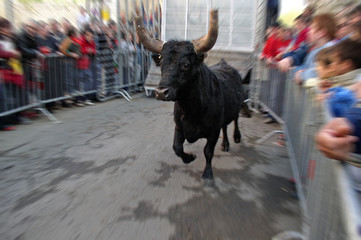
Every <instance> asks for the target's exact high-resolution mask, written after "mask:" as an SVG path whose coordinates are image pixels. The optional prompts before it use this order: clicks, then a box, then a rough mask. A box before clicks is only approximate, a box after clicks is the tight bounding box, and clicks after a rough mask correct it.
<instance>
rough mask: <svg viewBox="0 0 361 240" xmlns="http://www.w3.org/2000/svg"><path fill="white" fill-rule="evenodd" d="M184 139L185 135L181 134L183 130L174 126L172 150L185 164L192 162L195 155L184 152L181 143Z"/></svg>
mask: <svg viewBox="0 0 361 240" xmlns="http://www.w3.org/2000/svg"><path fill="white" fill-rule="evenodd" d="M184 141H185V137H184V134H183V131H182V130H180V129H179V128H178V127H175V129H174V139H173V150H174V152H175V154H176V155H177V156H178V157H180V158H182V160H183V162H184V163H185V164H188V163H190V162H192V161H193V160H194V159H196V156H195V155H193V154H188V153H185V152H184V150H183V143H184Z"/></svg>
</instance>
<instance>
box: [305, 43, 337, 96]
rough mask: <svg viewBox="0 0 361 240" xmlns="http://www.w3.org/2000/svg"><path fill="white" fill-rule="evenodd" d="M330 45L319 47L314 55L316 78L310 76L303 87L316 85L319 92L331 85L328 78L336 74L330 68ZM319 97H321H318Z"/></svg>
mask: <svg viewBox="0 0 361 240" xmlns="http://www.w3.org/2000/svg"><path fill="white" fill-rule="evenodd" d="M331 51H332V47H329V48H324V49H321V50H320V51H319V52H318V54H317V55H316V71H317V73H318V78H310V79H307V80H306V82H305V87H316V86H318V88H319V90H320V91H321V92H324V91H326V90H327V89H328V88H330V87H331V86H332V84H331V81H330V79H329V78H331V77H334V76H336V73H335V72H334V70H333V68H332V64H331V63H332V61H331V56H330V53H331ZM319 99H321V98H319Z"/></svg>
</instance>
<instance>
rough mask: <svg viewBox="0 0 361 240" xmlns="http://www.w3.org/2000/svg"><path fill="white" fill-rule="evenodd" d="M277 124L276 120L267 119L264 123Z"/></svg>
mask: <svg viewBox="0 0 361 240" xmlns="http://www.w3.org/2000/svg"><path fill="white" fill-rule="evenodd" d="M275 122H276V120H275V119H274V118H270V117H269V118H267V119H266V120H264V123H266V124H271V123H275Z"/></svg>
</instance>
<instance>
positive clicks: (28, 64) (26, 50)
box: [18, 20, 44, 124]
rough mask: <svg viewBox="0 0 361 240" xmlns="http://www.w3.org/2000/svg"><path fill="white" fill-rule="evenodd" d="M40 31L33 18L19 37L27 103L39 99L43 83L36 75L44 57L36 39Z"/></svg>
mask: <svg viewBox="0 0 361 240" xmlns="http://www.w3.org/2000/svg"><path fill="white" fill-rule="evenodd" d="M38 31H39V29H38V25H37V23H36V22H35V21H32V20H31V21H29V22H28V23H27V24H25V26H24V29H23V32H22V33H21V34H20V35H19V38H18V48H19V50H20V52H21V56H22V58H21V64H22V66H23V69H24V76H25V92H26V93H25V101H26V104H29V103H33V102H35V101H38V100H39V99H38V97H39V96H37V92H38V90H39V88H40V87H41V85H40V82H39V78H38V77H37V75H36V69H37V68H39V60H41V59H43V58H44V55H43V54H42V53H41V52H40V51H39V48H38V43H37V41H36V38H37V33H38ZM20 122H22V123H24V124H27V123H29V122H30V121H29V120H28V119H27V118H24V117H21V118H20Z"/></svg>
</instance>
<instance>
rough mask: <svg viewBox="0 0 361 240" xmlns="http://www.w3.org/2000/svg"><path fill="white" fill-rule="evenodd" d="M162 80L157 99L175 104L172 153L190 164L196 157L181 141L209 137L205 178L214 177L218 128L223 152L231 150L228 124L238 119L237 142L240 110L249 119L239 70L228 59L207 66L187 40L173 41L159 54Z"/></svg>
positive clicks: (238, 139) (206, 149)
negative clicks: (213, 169)
mask: <svg viewBox="0 0 361 240" xmlns="http://www.w3.org/2000/svg"><path fill="white" fill-rule="evenodd" d="M161 56H162V59H161V72H162V77H161V81H160V83H159V87H158V88H157V89H156V96H157V99H159V100H165V101H174V102H175V104H174V121H175V124H176V126H175V130H174V142H173V149H174V151H175V153H176V154H177V156H179V157H181V158H182V160H183V162H184V163H186V164H188V163H190V162H192V161H193V160H194V159H195V155H193V154H189V153H185V152H184V149H183V143H184V141H185V140H187V141H188V142H190V143H193V142H195V141H197V140H198V139H200V138H206V139H207V143H206V146H205V147H204V155H205V158H206V167H205V169H204V173H203V176H202V177H203V178H207V179H213V172H212V158H213V154H214V148H215V145H216V143H217V140H218V137H219V133H220V130H221V129H222V131H223V142H222V145H221V149H222V151H228V149H229V141H228V136H227V125H228V124H229V123H231V122H232V121H234V134H233V139H234V141H235V142H236V143H239V142H240V140H241V133H240V131H239V128H238V116H239V112H240V110H245V112H246V113H247V115H248V117H249V116H250V115H249V112H248V109H247V105H246V104H245V103H244V100H246V95H245V94H244V92H243V88H242V79H241V76H240V75H239V74H238V72H237V70H236V69H234V68H232V67H231V66H230V65H228V64H227V63H226V62H225V61H224V60H222V61H221V62H219V63H218V64H216V65H214V66H211V67H207V66H206V65H205V64H204V63H203V59H204V54H203V53H200V52H197V51H196V50H195V49H194V46H193V44H192V43H191V42H189V41H170V42H166V43H165V44H164V45H163V48H162V50H161Z"/></svg>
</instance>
